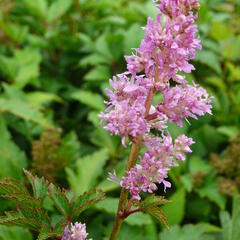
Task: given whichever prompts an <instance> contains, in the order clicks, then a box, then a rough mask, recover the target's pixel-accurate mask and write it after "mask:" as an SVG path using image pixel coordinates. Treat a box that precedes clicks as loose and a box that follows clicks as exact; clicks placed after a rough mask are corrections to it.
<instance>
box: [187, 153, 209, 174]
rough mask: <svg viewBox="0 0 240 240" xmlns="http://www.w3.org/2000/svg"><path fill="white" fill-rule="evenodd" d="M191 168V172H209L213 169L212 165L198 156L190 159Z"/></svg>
mask: <svg viewBox="0 0 240 240" xmlns="http://www.w3.org/2000/svg"><path fill="white" fill-rule="evenodd" d="M189 170H190V173H197V172H203V173H209V172H210V171H211V167H210V165H209V164H208V163H207V162H206V161H204V160H203V159H201V158H199V157H197V156H193V157H191V158H190V159H189Z"/></svg>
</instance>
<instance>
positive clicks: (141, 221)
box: [125, 212, 152, 226]
mask: <svg viewBox="0 0 240 240" xmlns="http://www.w3.org/2000/svg"><path fill="white" fill-rule="evenodd" d="M125 222H126V223H128V225H132V226H142V225H149V224H152V219H151V218H150V216H148V215H147V214H144V213H141V212H137V213H134V214H131V215H130V216H129V217H127V218H126V220H125Z"/></svg>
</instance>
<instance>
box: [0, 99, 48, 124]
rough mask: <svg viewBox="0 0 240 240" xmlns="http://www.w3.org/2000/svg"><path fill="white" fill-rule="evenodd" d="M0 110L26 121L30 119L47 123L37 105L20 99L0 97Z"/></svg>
mask: <svg viewBox="0 0 240 240" xmlns="http://www.w3.org/2000/svg"><path fill="white" fill-rule="evenodd" d="M0 112H6V113H11V114H13V115H16V116H17V117H20V118H22V119H24V120H26V121H32V122H34V123H37V124H40V125H43V126H46V125H47V120H46V119H45V118H44V116H43V114H42V113H41V111H40V109H39V108H38V107H36V106H34V105H32V104H30V103H29V102H26V101H22V100H20V99H4V98H0Z"/></svg>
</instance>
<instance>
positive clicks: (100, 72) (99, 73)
mask: <svg viewBox="0 0 240 240" xmlns="http://www.w3.org/2000/svg"><path fill="white" fill-rule="evenodd" d="M110 77H111V76H110V70H109V68H108V67H106V66H101V65H100V66H97V67H95V68H93V69H92V70H91V71H90V72H88V73H87V74H86V75H85V77H84V79H85V80H86V81H107V80H108V79H109V78H110Z"/></svg>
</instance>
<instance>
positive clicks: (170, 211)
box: [162, 188, 186, 225]
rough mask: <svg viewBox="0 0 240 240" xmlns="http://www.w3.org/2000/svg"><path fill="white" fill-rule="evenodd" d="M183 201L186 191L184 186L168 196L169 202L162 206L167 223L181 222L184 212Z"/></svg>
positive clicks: (184, 200)
mask: <svg viewBox="0 0 240 240" xmlns="http://www.w3.org/2000/svg"><path fill="white" fill-rule="evenodd" d="M185 202H186V191H185V189H184V188H181V189H179V190H177V191H176V192H175V193H174V194H173V195H172V196H171V197H170V198H169V203H168V204H167V205H165V206H163V207H162V211H163V212H164V213H165V214H166V216H167V221H168V223H169V225H174V224H179V223H181V221H182V220H183V217H184V212H185Z"/></svg>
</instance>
